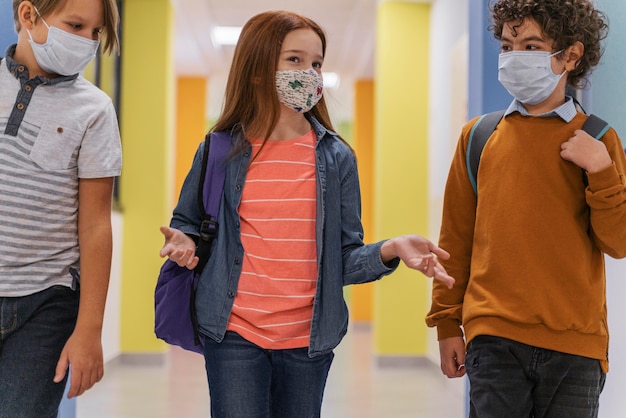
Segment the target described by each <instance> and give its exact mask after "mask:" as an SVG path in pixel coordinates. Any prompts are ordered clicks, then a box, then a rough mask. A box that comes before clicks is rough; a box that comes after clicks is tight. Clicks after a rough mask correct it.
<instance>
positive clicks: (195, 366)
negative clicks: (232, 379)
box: [76, 327, 464, 418]
mask: <svg viewBox="0 0 626 418" xmlns="http://www.w3.org/2000/svg"><path fill="white" fill-rule="evenodd" d="M371 345H372V344H371V333H370V331H369V330H366V329H361V328H359V327H357V328H351V329H350V330H349V332H348V335H347V336H346V337H345V338H344V340H343V342H342V343H341V344H340V345H339V347H338V348H337V350H336V351H335V354H336V356H335V360H334V362H333V366H332V367H331V370H330V375H329V378H328V383H327V387H326V392H325V395H324V404H323V407H322V417H324V418H344V417H346V418H404V417H407V418H408V417H411V418H420V417H423V418H457V417H458V418H461V417H463V416H464V382H463V381H460V380H453V381H450V380H448V379H447V378H446V377H444V376H443V375H442V374H441V371H440V370H439V366H438V365H435V364H432V363H430V362H428V361H423V362H420V365H413V366H411V367H400V366H398V365H389V366H384V367H381V366H376V365H375V360H374V357H373V356H372V351H371ZM166 363H167V364H165V365H159V366H148V365H138V366H134V365H133V366H131V365H127V364H123V365H120V364H119V363H118V364H114V365H111V366H109V367H108V368H107V369H106V372H105V376H104V378H103V380H102V381H101V382H100V383H98V384H97V385H96V386H95V387H94V388H93V389H91V390H89V391H88V392H86V393H85V394H84V395H83V396H81V397H80V398H79V399H78V402H77V408H76V415H77V418H105V417H106V418H208V417H210V413H209V396H208V387H207V383H206V376H205V373H204V360H203V358H202V356H200V355H198V354H195V353H190V352H186V351H184V350H181V349H178V348H172V349H171V350H170V351H169V353H168V360H167V362H166ZM294 418H296V417H294Z"/></svg>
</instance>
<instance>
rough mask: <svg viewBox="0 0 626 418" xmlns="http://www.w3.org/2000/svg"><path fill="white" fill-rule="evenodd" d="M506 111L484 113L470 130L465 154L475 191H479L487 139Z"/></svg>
mask: <svg viewBox="0 0 626 418" xmlns="http://www.w3.org/2000/svg"><path fill="white" fill-rule="evenodd" d="M504 112H505V110H498V111H495V112H491V113H487V114H485V115H482V116H481V117H480V119H478V120H477V121H476V123H475V124H474V126H472V130H471V131H470V135H469V140H468V143H467V154H466V155H465V165H466V166H467V175H468V176H469V180H470V183H471V184H472V187H473V188H474V192H475V193H478V187H477V185H476V182H477V181H478V165H479V164H480V155H481V154H482V152H483V148H484V147H485V144H486V143H487V140H488V139H489V137H490V136H491V134H492V133H493V131H494V130H495V129H496V126H498V123H500V120H501V119H502V118H503V117H504Z"/></svg>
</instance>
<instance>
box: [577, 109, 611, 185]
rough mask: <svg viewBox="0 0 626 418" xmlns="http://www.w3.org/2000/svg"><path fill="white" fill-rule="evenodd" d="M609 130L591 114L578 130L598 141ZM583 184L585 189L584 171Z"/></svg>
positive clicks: (605, 123)
mask: <svg viewBox="0 0 626 418" xmlns="http://www.w3.org/2000/svg"><path fill="white" fill-rule="evenodd" d="M610 128H611V125H609V124H608V123H607V122H605V121H604V120H602V119H601V118H599V117H598V116H596V115H594V114H593V113H592V114H590V115H589V116H588V117H587V120H586V121H585V123H583V126H582V128H580V129H582V130H583V131H585V132H587V133H588V134H589V135H591V136H592V137H594V138H595V139H597V140H600V138H602V137H603V136H604V134H605V133H606V131H608V130H609V129H610ZM583 183H584V184H585V187H587V186H588V185H589V180H588V179H587V173H586V172H585V170H583Z"/></svg>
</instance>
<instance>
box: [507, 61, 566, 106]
mask: <svg viewBox="0 0 626 418" xmlns="http://www.w3.org/2000/svg"><path fill="white" fill-rule="evenodd" d="M560 52H561V51H559V52H555V53H554V54H551V53H550V52H545V51H511V52H503V53H501V54H500V56H499V58H498V80H499V81H500V83H501V84H502V85H503V86H504V88H505V89H506V90H507V91H508V92H509V93H510V94H511V96H513V97H515V98H516V99H517V100H519V101H520V102H522V103H524V104H529V105H536V104H538V103H541V102H543V101H544V100H546V99H547V98H548V97H550V95H551V94H552V92H554V89H555V88H556V86H557V84H559V81H560V80H561V77H563V75H564V74H565V73H566V72H567V71H565V70H564V71H563V72H562V73H561V74H554V73H553V72H552V57H553V56H554V55H556V54H558V53H560Z"/></svg>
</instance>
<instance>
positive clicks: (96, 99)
mask: <svg viewBox="0 0 626 418" xmlns="http://www.w3.org/2000/svg"><path fill="white" fill-rule="evenodd" d="M13 10H14V20H15V27H16V30H17V32H18V42H17V44H16V45H12V46H10V47H9V48H8V50H7V51H6V54H5V57H4V58H3V59H2V61H1V62H0V321H1V322H2V323H1V324H0V326H1V329H2V333H1V334H0V405H1V406H0V417H18V416H28V417H31V416H32V417H35V416H36V417H56V415H57V410H58V405H59V403H60V400H61V397H62V395H63V391H64V388H65V382H66V380H67V378H68V373H67V370H68V367H69V366H70V365H71V367H72V374H71V382H70V389H69V396H70V397H72V396H78V395H80V394H82V393H83V392H84V391H85V390H87V389H89V388H90V387H91V386H93V385H94V384H95V383H96V382H97V381H99V380H100V379H101V378H102V375H103V358H102V345H101V332H102V321H103V315H104V305H105V300H106V293H107V288H108V280H109V273H110V265H111V247H112V234H111V196H112V190H113V179H114V177H115V176H118V175H119V174H120V170H121V147H120V138H119V129H118V124H117V118H116V114H115V109H114V107H113V104H112V103H111V100H110V98H109V97H108V96H107V95H106V94H105V93H103V92H102V91H100V90H99V89H98V88H96V87H95V86H94V85H92V84H91V83H89V82H88V81H87V80H85V79H84V78H83V77H82V76H81V75H80V73H81V72H82V71H83V69H84V68H85V66H86V65H87V64H88V63H89V62H90V61H91V59H92V58H93V57H94V56H95V53H96V51H97V49H98V46H99V42H100V38H101V37H102V39H103V47H104V48H103V49H104V50H105V51H106V52H111V51H112V50H113V49H115V48H117V46H118V38H117V34H116V30H117V24H118V11H117V6H116V2H115V0H65V1H61V0H30V1H28V0H13ZM79 302H80V303H79Z"/></svg>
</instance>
